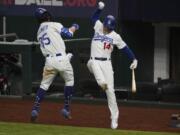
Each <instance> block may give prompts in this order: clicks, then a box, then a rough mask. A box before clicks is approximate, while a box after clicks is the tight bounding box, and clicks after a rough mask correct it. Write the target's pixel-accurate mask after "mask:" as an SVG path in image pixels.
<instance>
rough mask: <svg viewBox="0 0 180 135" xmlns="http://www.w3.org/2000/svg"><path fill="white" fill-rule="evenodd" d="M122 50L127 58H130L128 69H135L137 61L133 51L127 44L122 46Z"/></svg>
mask: <svg viewBox="0 0 180 135" xmlns="http://www.w3.org/2000/svg"><path fill="white" fill-rule="evenodd" d="M122 51H123V52H124V53H126V54H127V56H128V58H129V59H131V60H132V63H131V65H130V69H136V68H137V64H138V61H137V59H136V57H135V55H134V53H133V52H132V50H131V49H130V48H129V47H128V46H125V47H124V48H122Z"/></svg>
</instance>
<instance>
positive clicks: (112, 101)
mask: <svg viewBox="0 0 180 135" xmlns="http://www.w3.org/2000/svg"><path fill="white" fill-rule="evenodd" d="M101 67H102V70H103V73H104V76H105V78H106V82H108V89H107V90H106V91H105V92H106V95H107V100H108V107H109V110H110V113H111V128H112V129H116V128H117V126H118V117H119V109H118V106H117V101H116V96H115V91H114V72H113V69H112V65H111V62H110V61H107V62H104V63H103V64H102V65H101Z"/></svg>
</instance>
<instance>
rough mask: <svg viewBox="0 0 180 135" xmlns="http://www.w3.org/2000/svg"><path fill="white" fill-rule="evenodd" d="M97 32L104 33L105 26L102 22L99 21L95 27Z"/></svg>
mask: <svg viewBox="0 0 180 135" xmlns="http://www.w3.org/2000/svg"><path fill="white" fill-rule="evenodd" d="M94 30H95V32H98V31H102V30H103V24H102V22H101V21H100V20H97V21H96V23H95V25H94Z"/></svg>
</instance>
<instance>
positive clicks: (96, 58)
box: [91, 57, 111, 61]
mask: <svg viewBox="0 0 180 135" xmlns="http://www.w3.org/2000/svg"><path fill="white" fill-rule="evenodd" d="M91 59H95V60H100V61H106V60H111V59H110V58H109V59H108V58H104V57H94V58H92V57H91Z"/></svg>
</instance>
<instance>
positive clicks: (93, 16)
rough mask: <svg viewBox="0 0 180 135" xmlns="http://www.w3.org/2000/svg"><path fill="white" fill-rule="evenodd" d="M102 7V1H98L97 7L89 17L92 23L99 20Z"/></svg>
mask: <svg viewBox="0 0 180 135" xmlns="http://www.w3.org/2000/svg"><path fill="white" fill-rule="evenodd" d="M104 7H105V4H104V2H102V1H100V2H99V3H98V8H97V9H96V10H95V12H94V14H93V15H92V17H91V21H92V23H93V24H95V23H96V21H97V20H99V17H100V14H101V12H102V10H103V9H104Z"/></svg>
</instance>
